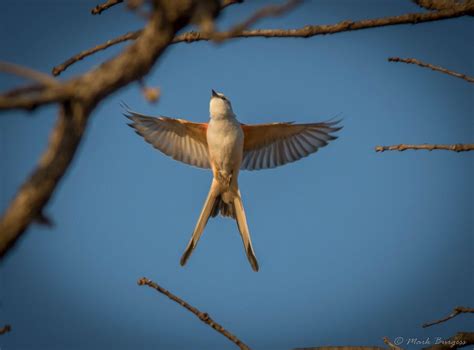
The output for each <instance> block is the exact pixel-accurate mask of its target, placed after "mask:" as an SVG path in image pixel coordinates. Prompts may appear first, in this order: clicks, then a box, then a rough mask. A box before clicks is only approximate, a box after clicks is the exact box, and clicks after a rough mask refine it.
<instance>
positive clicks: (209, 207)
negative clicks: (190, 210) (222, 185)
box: [180, 181, 219, 266]
mask: <svg viewBox="0 0 474 350" xmlns="http://www.w3.org/2000/svg"><path fill="white" fill-rule="evenodd" d="M218 195H219V192H218V189H217V186H216V184H215V183H214V181H213V182H212V185H211V189H210V190H209V194H208V195H207V199H206V202H205V203H204V207H203V208H202V211H201V215H199V219H198V221H197V224H196V227H195V228H194V232H193V235H192V236H191V240H190V241H189V243H188V246H187V247H186V250H185V251H184V253H183V256H182V257H181V261H180V263H181V266H184V264H186V261H188V259H189V257H190V256H191V253H192V252H193V250H194V248H196V245H197V244H198V241H199V238H201V235H202V231H204V228H205V227H206V224H207V221H208V220H209V216H211V214H212V213H213V212H214V210H215V208H214V206H215V205H214V204H215V202H216V199H217V197H218Z"/></svg>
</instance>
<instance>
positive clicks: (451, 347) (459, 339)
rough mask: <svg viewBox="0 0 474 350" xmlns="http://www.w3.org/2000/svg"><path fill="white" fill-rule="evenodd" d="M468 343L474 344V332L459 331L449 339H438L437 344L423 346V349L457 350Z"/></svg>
mask: <svg viewBox="0 0 474 350" xmlns="http://www.w3.org/2000/svg"><path fill="white" fill-rule="evenodd" d="M468 345H474V333H473V332H458V333H456V334H455V335H454V336H452V337H450V338H448V339H444V340H436V344H434V345H432V346H429V347H426V348H423V350H456V349H457V348H462V347H465V346H468Z"/></svg>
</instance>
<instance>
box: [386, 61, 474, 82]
mask: <svg viewBox="0 0 474 350" xmlns="http://www.w3.org/2000/svg"><path fill="white" fill-rule="evenodd" d="M388 61H389V62H403V63H408V64H417V65H419V66H420V67H425V68H430V69H432V70H434V71H438V72H441V73H445V74H448V75H451V76H453V77H456V78H460V79H464V80H466V81H468V82H470V83H474V78H473V77H470V76H468V75H466V74H461V73H457V72H454V71H452V70H449V69H446V68H443V67H440V66H435V65H434V64H430V63H425V62H422V61H419V60H417V59H416V58H400V57H389V59H388Z"/></svg>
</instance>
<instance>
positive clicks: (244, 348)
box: [137, 277, 250, 350]
mask: <svg viewBox="0 0 474 350" xmlns="http://www.w3.org/2000/svg"><path fill="white" fill-rule="evenodd" d="M137 283H138V285H139V286H143V285H147V286H148V287H151V288H153V289H155V290H156V291H158V292H160V293H162V294H164V295H166V296H167V297H168V298H170V299H171V300H173V301H175V302H177V303H178V304H179V305H181V306H182V307H184V308H185V309H187V310H188V311H190V312H192V313H193V314H194V315H196V316H197V317H198V318H199V319H200V320H201V321H202V322H204V323H206V324H207V325H209V326H211V327H212V328H213V329H214V330H216V331H217V332H219V333H221V334H222V335H223V336H225V337H226V338H227V339H229V340H230V341H232V342H233V343H235V345H237V346H238V347H239V348H240V349H242V350H250V348H249V347H248V346H247V345H245V344H244V343H243V342H242V341H241V340H240V339H239V338H237V337H236V336H235V335H233V334H232V333H230V332H229V331H228V330H226V329H225V328H224V327H222V326H221V325H220V324H219V323H217V322H216V321H214V320H213V319H212V318H211V316H209V314H207V313H206V312H201V311H199V310H198V309H196V308H195V307H194V306H192V305H190V304H188V303H187V302H186V301H184V300H183V299H181V298H179V297H177V296H176V295H174V294H173V293H171V292H170V291H168V290H166V289H164V288H163V287H161V286H159V285H158V284H156V283H155V282H153V281H151V280H149V279H148V278H145V277H142V278H140V279H139V280H138V281H137Z"/></svg>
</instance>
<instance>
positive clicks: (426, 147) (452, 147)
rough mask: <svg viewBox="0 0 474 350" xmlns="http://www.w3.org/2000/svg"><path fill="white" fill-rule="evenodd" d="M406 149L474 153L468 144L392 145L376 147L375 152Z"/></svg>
mask: <svg viewBox="0 0 474 350" xmlns="http://www.w3.org/2000/svg"><path fill="white" fill-rule="evenodd" d="M407 149H413V150H419V149H423V150H428V151H433V150H446V151H454V152H467V151H474V143H468V144H456V145H429V144H423V145H408V144H400V145H393V146H376V147H375V152H385V151H400V152H403V151H405V150H407Z"/></svg>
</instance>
